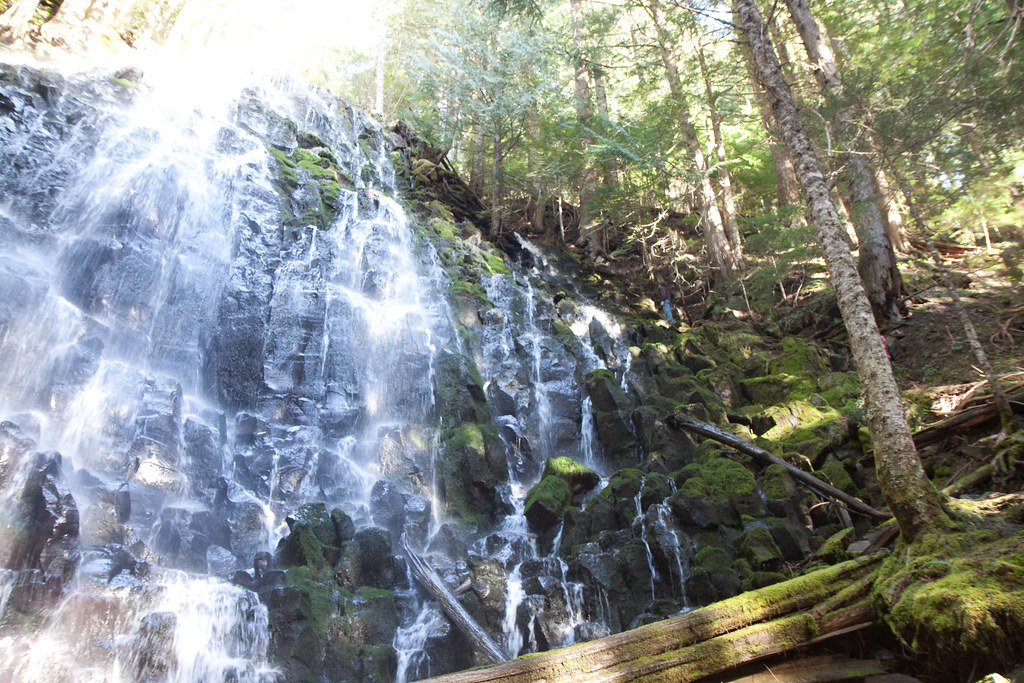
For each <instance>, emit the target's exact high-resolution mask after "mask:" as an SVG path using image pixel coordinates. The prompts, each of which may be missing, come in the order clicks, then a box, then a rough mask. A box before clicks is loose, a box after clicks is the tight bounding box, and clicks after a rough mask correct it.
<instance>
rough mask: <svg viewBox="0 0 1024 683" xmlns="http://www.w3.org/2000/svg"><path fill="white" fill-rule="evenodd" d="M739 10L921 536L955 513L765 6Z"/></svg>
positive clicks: (891, 493)
mask: <svg viewBox="0 0 1024 683" xmlns="http://www.w3.org/2000/svg"><path fill="white" fill-rule="evenodd" d="M733 12H734V13H735V15H736V23H737V25H738V27H739V30H740V31H741V32H742V38H744V39H745V41H746V43H747V45H748V47H749V48H750V52H751V55H752V57H753V64H754V67H755V69H756V73H757V77H758V80H759V81H760V83H761V86H762V87H763V88H764V89H765V91H766V92H767V93H768V97H769V99H770V101H771V105H772V110H773V111H774V112H775V118H776V120H777V121H778V122H779V125H780V127H781V131H782V136H783V139H784V140H785V141H786V145H787V147H789V150H790V154H791V155H792V157H793V161H794V163H795V165H796V171H797V177H798V178H799V180H800V186H801V188H802V189H803V193H804V198H805V200H806V202H807V208H808V213H809V215H810V221H811V224H812V225H813V226H814V228H815V230H816V231H817V233H818V239H819V240H820V241H821V245H822V249H823V250H824V253H825V261H826V262H827V264H828V268H829V272H830V274H831V278H832V286H833V288H834V289H835V291H836V298H837V300H838V302H839V310H840V312H841V313H842V316H843V323H844V324H845V326H846V330H847V333H848V334H849V338H850V348H851V350H852V352H853V358H854V361H855V363H856V366H857V376H858V377H859V379H860V386H861V393H862V394H863V396H864V403H865V408H866V412H867V419H868V428H869V430H870V433H871V439H872V442H873V444H874V449H875V468H876V471H877V475H878V482H879V484H880V485H881V488H882V494H883V496H884V497H885V500H886V502H887V503H888V505H889V509H890V510H891V511H892V513H893V515H894V516H895V517H896V521H897V523H898V524H899V527H900V531H901V532H902V534H903V536H904V538H905V539H906V540H907V541H908V542H910V541H913V540H914V539H915V538H917V537H918V536H920V535H921V533H922V532H924V531H926V530H928V529H934V528H936V527H938V526H940V525H942V524H943V523H945V522H946V521H947V518H946V516H945V513H944V512H943V510H942V506H941V504H940V501H939V496H938V494H937V493H936V491H935V489H934V488H932V485H931V482H930V481H928V478H927V477H926V476H925V473H924V468H923V467H922V466H921V460H920V458H919V457H918V455H917V450H916V449H915V447H914V440H913V438H912V436H911V434H910V427H909V426H908V425H907V420H906V416H905V413H904V408H903V402H902V400H901V399H900V394H899V389H898V388H897V386H896V381H895V379H894V378H893V375H892V368H891V366H890V364H889V361H888V359H887V358H886V354H885V348H884V346H883V344H882V337H881V334H879V331H878V326H877V325H876V324H875V318H874V316H873V315H872V311H871V305H870V303H869V302H868V299H867V295H866V294H865V292H864V287H863V285H862V284H861V281H860V278H859V277H858V276H857V270H856V267H855V266H854V263H853V256H852V254H851V253H850V250H849V249H848V248H847V247H846V243H845V242H844V241H843V237H842V226H841V225H840V223H839V216H838V215H837V213H836V209H835V206H834V205H833V204H832V200H831V199H830V198H829V192H828V186H827V185H826V183H825V178H824V175H823V174H822V171H821V166H820V165H819V163H818V159H817V157H816V155H815V153H814V149H813V147H812V145H811V141H810V138H809V137H808V136H807V133H806V132H805V130H804V127H803V123H802V122H801V121H800V115H799V113H798V111H797V107H796V103H795V102H794V100H793V95H792V93H791V92H790V89H789V84H788V83H787V82H786V79H785V78H784V77H783V75H782V69H781V68H780V66H779V61H778V58H777V57H776V55H775V52H774V50H773V49H772V46H771V42H770V40H769V39H768V36H767V31H766V30H765V26H764V22H763V20H762V18H761V12H760V10H758V8H757V6H756V5H755V4H754V0H733Z"/></svg>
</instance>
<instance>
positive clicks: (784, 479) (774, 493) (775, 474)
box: [761, 464, 796, 500]
mask: <svg viewBox="0 0 1024 683" xmlns="http://www.w3.org/2000/svg"><path fill="white" fill-rule="evenodd" d="M761 491H762V492H763V493H764V495H765V498H768V499H771V500H788V499H790V498H792V497H793V496H795V495H796V482H795V481H794V480H793V475H791V474H790V473H789V472H788V471H787V470H786V468H785V467H783V466H782V465H778V464H771V465H769V466H768V467H766V468H765V469H764V470H763V471H762V472H761Z"/></svg>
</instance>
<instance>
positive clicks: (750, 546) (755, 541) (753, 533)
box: [736, 526, 782, 571]
mask: <svg viewBox="0 0 1024 683" xmlns="http://www.w3.org/2000/svg"><path fill="white" fill-rule="evenodd" d="M736 550H737V552H739V553H740V555H741V556H742V557H743V558H745V559H746V560H747V562H749V563H750V566H751V567H753V568H754V569H755V570H758V571H761V570H774V569H778V568H779V566H780V565H781V564H782V551H781V550H779V547H778V546H777V545H776V544H775V539H773V538H772V533H771V531H769V530H768V529H767V528H766V527H764V526H752V527H750V528H748V529H746V530H745V531H744V532H743V533H742V534H740V536H739V538H738V539H736Z"/></svg>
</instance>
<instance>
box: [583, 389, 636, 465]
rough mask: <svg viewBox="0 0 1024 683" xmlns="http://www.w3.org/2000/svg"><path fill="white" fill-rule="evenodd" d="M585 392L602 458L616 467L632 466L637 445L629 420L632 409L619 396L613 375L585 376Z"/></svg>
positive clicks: (620, 395)
mask: <svg viewBox="0 0 1024 683" xmlns="http://www.w3.org/2000/svg"><path fill="white" fill-rule="evenodd" d="M586 389H587V394H588V395H589V396H590V400H591V403H592V408H593V412H594V426H595V427H596V429H597V433H598V436H599V437H600V439H601V444H602V446H603V450H604V453H605V455H606V456H607V457H608V458H609V459H610V460H611V462H612V463H613V464H614V465H615V466H616V467H630V466H632V465H634V464H635V463H636V450H637V446H638V441H637V437H636V434H635V433H634V432H633V425H632V422H631V420H630V418H629V415H630V414H631V413H632V411H633V408H634V406H633V405H631V403H630V401H629V400H628V398H627V397H626V396H625V394H623V392H622V389H621V387H619V385H618V383H617V382H616V381H615V377H614V375H612V374H611V373H610V372H608V371H606V370H597V371H594V372H592V373H590V374H589V375H587V379H586Z"/></svg>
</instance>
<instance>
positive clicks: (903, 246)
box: [873, 150, 910, 254]
mask: <svg viewBox="0 0 1024 683" xmlns="http://www.w3.org/2000/svg"><path fill="white" fill-rule="evenodd" d="M873 151H875V152H876V154H875V156H876V157H877V156H878V154H877V150H873ZM874 171H875V187H876V188H877V190H878V198H879V199H880V200H881V201H882V204H883V206H884V208H885V229H886V233H887V234H888V235H889V241H890V242H892V246H893V249H895V250H896V251H899V252H901V253H904V254H905V253H907V252H908V251H910V239H909V237H908V235H907V227H906V226H905V225H904V224H903V216H901V215H900V208H899V206H898V205H897V203H896V197H895V196H894V195H893V192H892V188H891V187H890V186H889V178H888V176H886V174H885V171H883V170H882V167H881V165H878V166H875V167H874Z"/></svg>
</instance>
